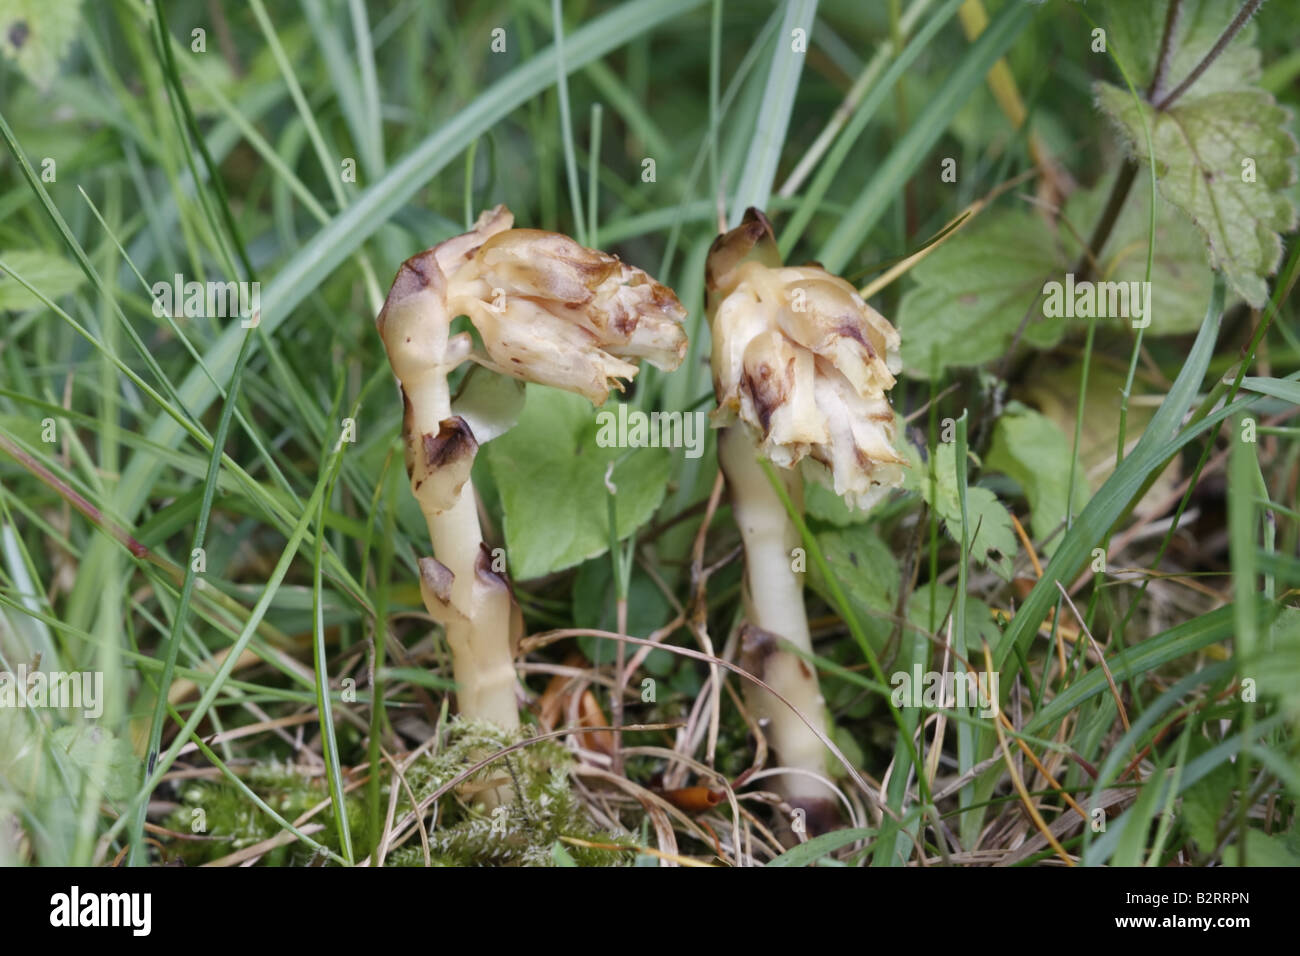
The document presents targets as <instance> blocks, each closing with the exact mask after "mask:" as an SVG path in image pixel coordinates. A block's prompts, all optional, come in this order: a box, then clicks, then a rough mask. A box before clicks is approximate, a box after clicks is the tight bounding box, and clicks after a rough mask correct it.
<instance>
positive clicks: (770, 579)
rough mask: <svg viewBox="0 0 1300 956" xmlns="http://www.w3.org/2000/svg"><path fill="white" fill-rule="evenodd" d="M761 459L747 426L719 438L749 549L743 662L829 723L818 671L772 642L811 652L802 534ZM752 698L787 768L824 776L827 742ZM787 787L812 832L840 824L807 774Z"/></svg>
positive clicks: (755, 691) (798, 492) (775, 704)
mask: <svg viewBox="0 0 1300 956" xmlns="http://www.w3.org/2000/svg"><path fill="white" fill-rule="evenodd" d="M758 453H759V452H758V448H757V446H756V445H755V444H754V442H753V439H752V438H750V436H749V435H748V434H747V433H746V431H745V430H744V428H743V427H740V426H734V427H731V428H727V429H724V430H723V431H722V432H720V433H719V436H718V461H719V463H720V464H721V466H722V469H723V471H724V472H725V474H726V477H727V488H728V490H729V491H730V493H731V508H732V513H733V515H734V517H735V520H736V525H737V526H738V527H739V528H740V534H741V538H742V539H743V540H744V544H745V587H744V603H745V616H746V618H747V619H748V622H749V624H750V625H752V629H751V630H750V632H749V633H748V634H747V635H746V637H745V640H744V642H743V645H744V647H743V649H744V657H743V658H742V663H743V664H744V666H745V667H746V669H747V670H750V671H751V672H753V673H754V674H755V675H756V676H757V677H760V678H762V679H763V680H764V681H765V682H766V683H768V684H769V685H771V687H772V689H773V690H775V691H776V692H777V693H779V694H781V695H782V696H783V697H785V698H786V700H788V701H789V702H790V703H791V704H792V705H793V706H794V707H796V708H798V709H799V710H800V711H801V712H803V713H804V715H805V716H807V717H808V719H809V720H810V721H812V722H814V723H816V722H818V721H821V722H822V723H827V713H826V702H825V700H824V699H823V698H822V695H821V689H820V688H819V687H818V684H817V674H816V672H815V671H814V670H813V669H812V667H811V666H810V665H809V664H808V663H807V662H806V661H805V660H803V658H801V657H800V656H799V655H797V654H795V653H793V652H791V651H789V650H785V649H783V648H781V647H780V646H779V645H778V644H777V643H776V642H775V641H774V640H772V638H782V639H784V640H786V641H788V642H789V643H790V644H791V645H793V646H794V647H796V648H798V649H799V650H801V651H804V652H806V653H808V654H811V653H812V638H811V636H810V635H809V632H808V617H807V614H806V612H805V611H804V603H803V582H802V580H801V577H800V574H799V572H797V571H795V570H794V565H793V557H792V553H793V552H794V550H795V548H797V547H799V544H800V542H799V532H798V530H797V529H796V528H795V527H794V525H792V524H791V523H790V520H789V518H788V517H787V516H786V511H785V506H784V505H783V504H782V503H781V499H780V498H779V497H777V494H776V492H775V490H774V489H773V488H772V484H771V482H769V481H768V478H767V474H766V473H765V472H764V471H763V468H762V467H761V466H760V465H759V463H758ZM782 477H783V479H784V480H785V481H786V487H787V491H788V493H789V494H790V495H791V498H792V499H793V500H794V501H796V502H798V501H799V500H800V499H801V498H802V487H801V483H800V479H799V476H798V474H797V473H795V472H783V473H782ZM754 629H756V630H754ZM745 698H746V701H747V703H748V705H749V707H750V708H751V709H752V710H753V711H754V714H755V716H757V717H758V718H759V720H760V721H764V720H765V721H766V725H765V728H764V729H765V732H766V734H767V736H768V739H769V740H770V741H771V744H772V748H773V749H774V750H775V751H776V753H777V756H778V758H779V759H780V761H781V764H782V765H783V766H786V767H793V768H797V769H800V770H807V771H812V772H814V773H817V774H822V775H824V774H825V772H826V758H825V753H824V749H825V748H824V747H823V745H822V742H821V741H820V740H819V739H818V738H817V735H816V734H814V733H813V732H812V731H811V730H810V729H809V728H808V727H807V725H805V724H804V723H803V721H801V720H800V719H799V718H798V717H797V716H796V715H795V713H794V712H793V711H792V710H791V709H790V708H789V707H787V706H785V705H784V704H782V703H781V702H780V701H779V700H777V699H776V698H775V697H773V696H772V695H771V694H769V693H768V692H767V691H765V690H763V689H762V688H760V687H758V686H757V685H753V684H749V685H747V686H746V687H745ZM781 789H782V792H783V793H784V794H785V795H786V797H787V799H788V800H789V802H790V803H791V805H792V806H794V807H796V808H800V809H803V810H804V812H805V813H806V815H807V821H808V829H809V831H810V832H819V831H820V830H823V829H828V828H829V827H830V826H831V825H833V822H834V819H835V814H836V810H835V797H834V793H833V791H832V790H831V788H830V787H829V786H827V785H826V784H825V783H822V782H821V781H820V780H816V779H814V778H812V777H810V776H808V775H807V774H803V773H799V774H788V775H786V776H785V777H783V778H782V783H781Z"/></svg>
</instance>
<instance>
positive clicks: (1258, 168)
mask: <svg viewBox="0 0 1300 956" xmlns="http://www.w3.org/2000/svg"><path fill="white" fill-rule="evenodd" d="M1199 86H1200V83H1199V82H1198V83H1197V84H1196V86H1194V87H1192V90H1191V91H1189V92H1188V93H1187V94H1185V95H1184V96H1183V97H1182V98H1181V99H1179V100H1178V101H1177V102H1176V103H1175V104H1174V105H1173V106H1172V107H1171V108H1169V109H1168V110H1164V111H1157V110H1155V109H1154V108H1153V107H1151V106H1150V105H1149V104H1147V103H1141V104H1139V103H1137V102H1135V101H1134V99H1133V97H1132V96H1130V95H1129V93H1128V92H1127V91H1126V90H1121V89H1120V88H1119V87H1116V86H1111V85H1110V84H1108V83H1099V84H1098V85H1097V102H1098V103H1099V105H1100V106H1101V108H1102V109H1103V110H1104V111H1105V112H1106V113H1108V114H1109V115H1110V116H1111V117H1112V118H1113V119H1115V120H1116V121H1117V122H1118V123H1119V124H1120V127H1121V130H1122V131H1123V133H1124V136H1125V138H1126V139H1127V141H1128V144H1129V146H1130V147H1131V148H1132V149H1133V151H1134V152H1135V154H1136V155H1137V157H1138V158H1139V159H1140V160H1141V161H1142V162H1144V163H1145V162H1148V161H1149V156H1148V153H1147V144H1146V138H1145V136H1144V134H1143V132H1142V121H1143V114H1145V119H1146V123H1147V125H1148V127H1149V128H1150V130H1151V142H1152V146H1153V148H1154V153H1155V162H1156V175H1157V179H1156V181H1157V183H1158V184H1159V188H1160V192H1161V194H1162V195H1164V197H1165V198H1166V199H1168V200H1169V201H1170V202H1172V203H1173V204H1174V205H1175V206H1177V207H1178V208H1179V209H1181V210H1182V211H1183V212H1184V213H1186V214H1187V215H1188V216H1189V217H1190V218H1191V220H1192V222H1194V223H1195V224H1196V226H1197V228H1198V229H1199V230H1200V231H1201V234H1202V235H1203V237H1204V238H1205V241H1206V244H1207V246H1208V248H1209V256H1210V264H1211V265H1212V266H1213V267H1214V268H1216V269H1218V270H1220V271H1222V272H1223V273H1224V274H1225V275H1226V276H1227V278H1228V281H1229V282H1230V283H1231V284H1232V287H1233V289H1235V290H1236V291H1237V292H1238V293H1239V294H1240V295H1241V297H1242V298H1243V299H1245V300H1246V301H1247V302H1249V303H1250V305H1251V306H1253V307H1255V308H1262V307H1263V305H1264V303H1265V302H1266V301H1267V300H1268V283H1267V282H1266V278H1267V277H1268V276H1270V275H1272V274H1273V273H1274V272H1276V271H1277V267H1278V265H1279V264H1280V263H1281V261H1282V239H1281V237H1280V236H1279V235H1278V233H1281V232H1289V231H1291V230H1292V229H1294V228H1295V225H1296V210H1295V206H1294V205H1292V203H1291V200H1290V199H1289V198H1288V197H1287V195H1286V193H1285V192H1284V190H1285V188H1286V187H1287V186H1290V185H1291V184H1292V183H1293V182H1294V181H1295V178H1296V170H1295V162H1294V157H1295V155H1296V152H1297V145H1296V141H1295V137H1294V136H1292V135H1291V133H1290V131H1289V130H1288V129H1287V126H1288V125H1289V124H1290V122H1291V114H1290V112H1289V111H1288V110H1286V109H1284V108H1283V107H1280V106H1278V105H1277V103H1276V101H1275V100H1274V99H1273V97H1272V96H1271V95H1270V94H1268V93H1265V92H1264V91H1263V90H1258V89H1237V90H1225V91H1223V92H1216V93H1210V94H1209V95H1202V94H1201V92H1200V90H1199ZM1247 163H1249V164H1253V167H1254V168H1253V174H1252V175H1249V176H1248V175H1247V173H1248V172H1249V170H1248V169H1247V167H1246V166H1245V165H1244V164H1247ZM1244 180H1248V181H1244Z"/></svg>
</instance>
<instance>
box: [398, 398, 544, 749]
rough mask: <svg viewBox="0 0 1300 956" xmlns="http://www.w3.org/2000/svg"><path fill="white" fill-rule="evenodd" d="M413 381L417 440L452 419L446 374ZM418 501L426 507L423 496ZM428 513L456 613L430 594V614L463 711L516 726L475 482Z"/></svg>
mask: <svg viewBox="0 0 1300 956" xmlns="http://www.w3.org/2000/svg"><path fill="white" fill-rule="evenodd" d="M411 384H412V386H413V387H411V388H410V389H409V390H408V391H407V399H408V400H409V401H410V403H411V420H410V425H409V433H410V435H411V436H412V440H413V441H418V440H419V439H418V438H417V437H415V436H422V435H436V434H438V432H439V430H440V428H441V423H442V422H444V421H446V420H447V419H449V418H451V417H452V412H451V396H450V393H449V392H448V389H447V380H446V377H445V375H433V374H431V375H428V376H425V377H424V378H422V379H421V381H419V382H417V383H411ZM417 499H419V496H418V495H417ZM419 500H421V504H422V507H423V499H419ZM424 518H425V521H426V522H427V523H428V525H429V537H430V539H431V540H432V541H433V553H434V555H435V556H436V557H437V559H438V561H439V562H441V563H442V564H443V565H444V566H445V567H446V568H447V570H449V571H450V572H451V573H452V575H453V577H452V581H451V598H450V601H449V602H448V603H449V604H450V605H451V608H452V613H451V614H450V615H448V613H447V611H446V609H445V608H443V607H437V606H434V605H433V603H432V602H431V601H430V600H429V596H428V595H427V594H426V595H425V603H426V606H428V608H429V612H430V613H431V614H433V615H434V616H435V617H437V618H438V619H439V620H443V621H445V623H444V627H445V629H446V632H447V644H448V646H450V647H451V655H452V670H453V671H454V676H455V679H456V688H457V699H458V701H459V703H460V715H461V716H462V717H463V718H465V719H468V720H473V719H482V720H490V721H492V722H493V723H495V724H497V725H498V726H500V727H504V728H505V729H507V730H516V729H518V727H519V712H518V707H517V705H516V704H515V668H514V655H513V654H512V653H511V648H510V618H511V602H510V591H509V589H508V588H507V587H506V586H505V584H504V582H503V581H502V580H501V579H500V578H499V577H497V576H496V575H495V574H493V573H492V572H491V571H490V570H485V569H484V568H483V567H482V565H481V562H482V560H483V558H482V555H483V553H484V551H483V531H482V528H481V527H480V526H479V520H478V505H477V501H476V498H475V495H474V485H473V482H471V481H469V480H468V479H467V480H466V481H465V484H464V485H463V486H461V490H460V494H459V496H458V497H457V499H456V502H455V504H454V505H452V507H450V508H448V509H447V510H445V511H442V512H438V513H435V512H430V511H425V512H424ZM421 590H422V591H424V589H423V588H422V589H421ZM457 611H459V612H460V613H457Z"/></svg>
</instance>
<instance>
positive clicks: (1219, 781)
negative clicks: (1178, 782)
mask: <svg viewBox="0 0 1300 956" xmlns="http://www.w3.org/2000/svg"><path fill="white" fill-rule="evenodd" d="M1191 747H1192V756H1200V755H1201V754H1202V753H1204V752H1205V751H1206V750H1208V749H1209V745H1208V744H1207V743H1206V742H1205V741H1202V740H1198V739H1194V740H1193V741H1192V742H1191ZM1235 776H1236V775H1235V773H1234V771H1233V767H1232V764H1230V763H1227V762H1224V763H1222V764H1220V765H1219V766H1218V767H1216V768H1215V769H1214V770H1211V771H1210V772H1209V773H1207V774H1206V775H1205V776H1204V777H1203V778H1202V779H1201V780H1199V781H1197V783H1196V785H1195V786H1192V787H1190V788H1188V790H1187V792H1186V793H1184V794H1183V805H1182V811H1181V812H1180V813H1179V818H1180V819H1181V821H1182V823H1183V826H1185V827H1186V828H1187V833H1188V835H1189V836H1190V837H1191V838H1192V839H1193V840H1194V841H1196V846H1197V848H1198V849H1199V850H1200V851H1201V853H1202V854H1204V855H1206V856H1209V855H1210V854H1212V853H1213V852H1214V851H1215V848H1216V847H1217V846H1218V842H1217V840H1216V834H1217V831H1218V827H1219V821H1220V820H1222V819H1223V818H1224V811H1225V809H1226V808H1227V806H1228V799H1229V798H1230V797H1231V796H1232V787H1233V783H1234V780H1235Z"/></svg>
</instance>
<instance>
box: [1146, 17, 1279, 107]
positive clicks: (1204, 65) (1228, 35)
mask: <svg viewBox="0 0 1300 956" xmlns="http://www.w3.org/2000/svg"><path fill="white" fill-rule="evenodd" d="M1263 3H1264V0H1246V2H1245V3H1243V4H1242V5H1241V9H1240V10H1238V11H1237V15H1236V16H1235V17H1233V18H1232V22H1231V23H1229V24H1228V26H1227V28H1226V29H1225V30H1224V31H1223V33H1222V35H1221V36H1220V37H1219V39H1218V40H1217V41H1216V42H1215V44H1214V46H1212V47H1210V52H1209V53H1207V54H1205V56H1203V57H1201V62H1199V63H1197V64H1196V66H1195V67H1193V68H1192V72H1190V73H1188V74H1187V77H1186V79H1184V80H1183V82H1181V83H1179V84H1178V85H1177V86H1175V87H1174V88H1173V90H1171V91H1170V92H1169V94H1168V95H1167V96H1164V97H1162V98H1161V99H1160V101H1159V102H1157V103H1153V104H1152V105H1153V106H1154V107H1155V108H1156V109H1158V110H1167V109H1169V107H1171V106H1173V105H1174V102H1175V101H1176V100H1177V99H1178V97H1180V96H1182V95H1183V94H1184V93H1186V92H1187V90H1188V89H1189V88H1190V87H1191V85H1192V84H1193V83H1195V82H1196V81H1197V80H1199V79H1200V78H1201V74H1202V73H1204V72H1205V71H1206V70H1208V69H1209V68H1210V65H1211V64H1213V63H1214V61H1215V60H1217V59H1218V58H1219V56H1220V54H1222V53H1223V51H1224V50H1226V49H1227V48H1228V44H1229V43H1231V42H1232V39H1233V37H1235V36H1236V35H1237V34H1238V33H1240V32H1241V28H1242V27H1244V26H1245V25H1246V23H1247V21H1249V20H1250V18H1251V17H1253V16H1254V15H1255V11H1256V10H1258V9H1259V8H1260V6H1261V5H1262V4H1263Z"/></svg>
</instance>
